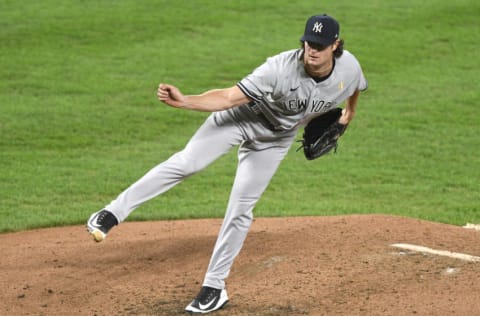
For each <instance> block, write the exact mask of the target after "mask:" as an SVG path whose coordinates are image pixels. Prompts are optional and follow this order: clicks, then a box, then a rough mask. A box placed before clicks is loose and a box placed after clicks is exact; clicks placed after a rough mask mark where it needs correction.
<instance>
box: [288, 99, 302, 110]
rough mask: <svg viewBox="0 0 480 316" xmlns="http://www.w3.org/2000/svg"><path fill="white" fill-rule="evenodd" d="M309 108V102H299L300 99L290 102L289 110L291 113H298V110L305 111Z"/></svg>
mask: <svg viewBox="0 0 480 316" xmlns="http://www.w3.org/2000/svg"><path fill="white" fill-rule="evenodd" d="M306 108H307V100H306V99H303V100H298V99H293V100H288V109H289V110H290V111H298V110H303V109H306Z"/></svg>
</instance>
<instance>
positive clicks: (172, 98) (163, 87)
mask: <svg viewBox="0 0 480 316" xmlns="http://www.w3.org/2000/svg"><path fill="white" fill-rule="evenodd" d="M157 97H158V99H159V100H160V101H162V102H163V103H165V104H168V105H170V106H173V107H175V108H181V107H183V106H184V104H185V96H184V95H183V94H182V93H181V92H180V90H179V89H178V88H177V87H175V86H172V85H170V84H166V83H161V84H160V85H159V86H158V90H157Z"/></svg>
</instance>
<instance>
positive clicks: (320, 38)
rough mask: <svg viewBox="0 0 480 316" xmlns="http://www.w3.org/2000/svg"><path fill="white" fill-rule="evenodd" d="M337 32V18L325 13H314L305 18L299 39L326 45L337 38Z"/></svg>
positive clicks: (338, 31)
mask: <svg viewBox="0 0 480 316" xmlns="http://www.w3.org/2000/svg"><path fill="white" fill-rule="evenodd" d="M339 34H340V25H339V24H338V22H337V20H335V19H334V18H332V17H331V16H328V15H326V14H322V15H314V16H312V17H310V18H309V19H308V20H307V24H306V25H305V32H304V34H303V36H302V38H301V39H300V41H302V42H305V41H307V42H309V43H315V44H321V45H324V46H328V45H331V44H333V42H335V41H336V40H337V39H338V37H339Z"/></svg>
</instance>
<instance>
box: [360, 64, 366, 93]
mask: <svg viewBox="0 0 480 316" xmlns="http://www.w3.org/2000/svg"><path fill="white" fill-rule="evenodd" d="M367 89H368V81H367V79H366V78H365V75H364V74H363V71H362V68H361V67H360V80H359V83H358V90H360V91H365V90H367Z"/></svg>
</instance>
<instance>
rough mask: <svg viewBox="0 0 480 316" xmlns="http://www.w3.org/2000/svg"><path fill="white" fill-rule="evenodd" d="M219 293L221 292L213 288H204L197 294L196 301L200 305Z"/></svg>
mask: <svg viewBox="0 0 480 316" xmlns="http://www.w3.org/2000/svg"><path fill="white" fill-rule="evenodd" d="M220 291H221V290H219V289H215V288H213V287H208V286H204V287H202V289H201V290H200V293H198V296H197V301H199V302H200V303H207V302H210V301H211V300H212V299H213V298H214V297H215V296H217V295H218V292H220Z"/></svg>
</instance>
